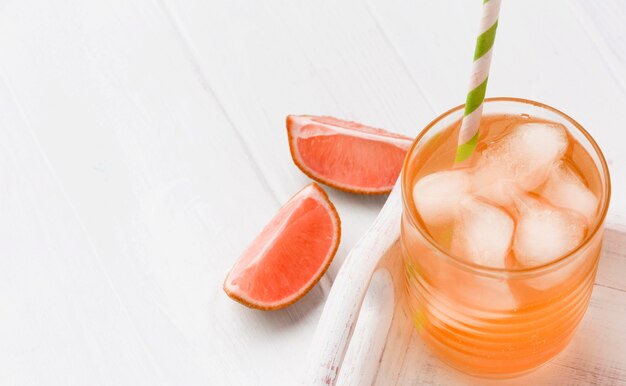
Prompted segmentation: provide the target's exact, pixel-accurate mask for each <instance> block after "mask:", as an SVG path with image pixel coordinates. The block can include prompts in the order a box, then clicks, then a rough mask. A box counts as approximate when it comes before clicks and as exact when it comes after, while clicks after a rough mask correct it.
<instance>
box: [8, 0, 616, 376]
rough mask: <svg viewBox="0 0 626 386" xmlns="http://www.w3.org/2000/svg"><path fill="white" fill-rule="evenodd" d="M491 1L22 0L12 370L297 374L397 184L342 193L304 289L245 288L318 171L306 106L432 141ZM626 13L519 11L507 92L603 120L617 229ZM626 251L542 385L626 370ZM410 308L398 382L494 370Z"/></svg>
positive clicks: (579, 5)
mask: <svg viewBox="0 0 626 386" xmlns="http://www.w3.org/2000/svg"><path fill="white" fill-rule="evenodd" d="M479 11H480V6H479V5H478V4H477V5H475V4H474V2H470V1H466V0H450V1H448V2H433V1H425V0H417V1H413V0H385V1H383V0H365V1H357V0H346V1H342V2H335V1H330V0H322V1H318V2H307V1H305V0H289V1H288V0H268V1H263V2H249V1H243V0H228V1H227V0H210V1H206V0H135V1H132V2H129V1H124V0H109V1H99V2H95V1H79V0H58V1H55V2H49V1H44V0H6V1H3V2H1V3H0V181H2V184H1V185H0V246H1V252H0V306H1V308H0V309H1V311H0V346H1V347H2V350H0V384H2V385H5V384H6V385H85V384H89V385H100V384H102V385H207V384H209V385H291V384H293V383H294V382H295V381H296V379H297V378H298V377H300V375H301V374H302V370H303V363H304V361H305V358H306V352H307V349H308V347H309V345H310V343H311V340H312V336H313V332H314V331H315V327H316V325H317V321H318V319H319V317H320V314H321V310H322V307H323V305H324V300H325V298H326V296H327V294H328V291H329V289H330V285H331V283H332V280H333V279H334V277H335V276H336V274H337V272H338V269H339V267H340V266H341V263H342V262H343V261H344V259H345V257H346V255H347V253H348V251H349V250H350V249H351V248H352V246H353V245H354V244H355V243H356V241H357V240H358V239H359V238H360V236H361V235H362V234H363V233H364V232H365V230H366V229H367V228H368V227H369V225H370V224H371V223H372V221H373V220H374V218H375V217H376V214H377V213H378V211H379V210H380V208H381V206H382V204H383V202H384V200H385V198H384V197H355V196H352V195H349V194H344V193H341V192H337V191H334V190H329V194H330V196H331V199H332V200H333V202H334V203H335V204H336V206H337V208H338V211H339V213H340V215H341V218H342V223H343V227H344V229H343V230H344V232H343V238H342V244H341V246H340V249H339V251H338V254H337V257H336V259H335V261H334V262H333V264H332V266H331V268H330V269H329V272H328V274H327V275H326V276H325V277H324V278H323V279H322V281H321V282H320V284H319V285H318V286H316V287H315V288H314V289H313V291H312V292H311V293H310V294H309V295H307V296H306V297H305V298H304V299H302V301H300V302H298V303H297V304H295V305H294V306H293V307H290V308H288V309H286V310H282V311H278V312H271V313H263V312H257V311H252V310H248V309H245V308H243V307H241V306H240V305H238V304H235V303H233V302H231V301H230V300H229V299H228V298H227V297H226V296H225V295H224V294H223V293H222V291H221V283H222V280H223V278H224V276H225V275H226V273H227V271H228V270H229V269H230V267H231V266H232V264H233V262H234V261H235V259H236V258H237V256H238V254H239V253H240V252H241V251H242V250H243V249H244V247H245V245H246V243H247V242H248V241H250V240H251V239H252V238H253V237H254V235H255V234H256V233H257V232H258V231H259V230H260V229H261V228H262V227H263V225H264V224H265V223H266V222H267V221H268V220H269V218H271V216H272V214H273V213H274V212H275V211H276V210H277V209H278V207H279V205H280V203H282V202H284V201H285V200H286V199H287V198H288V197H290V196H291V195H292V194H293V193H295V192H296V191H297V190H298V189H299V188H301V187H302V186H304V185H305V184H306V183H307V182H308V179H307V178H306V177H304V176H303V175H302V174H301V173H300V172H299V171H298V170H297V168H296V167H295V166H294V165H293V164H292V162H291V159H290V156H289V151H288V146H287V138H286V134H285V128H284V118H285V116H286V115H287V114H291V113H296V114H297V113H308V114H330V115H336V116H338V117H340V118H347V119H354V120H358V121H361V122H363V123H366V124H371V125H375V126H380V127H384V128H387V129H389V130H392V131H396V132H400V133H404V134H407V135H415V134H416V133H417V132H418V131H419V129H420V128H422V127H424V126H425V124H427V123H428V122H429V121H430V120H431V119H433V118H434V117H435V116H436V115H438V114H440V113H441V112H443V111H444V110H446V109H448V108H449V107H451V106H453V105H457V104H459V103H461V102H462V100H463V94H464V92H465V88H466V87H465V86H466V82H467V77H468V72H469V64H470V62H471V50H472V47H473V42H472V41H471V40H472V39H473V38H472V37H473V36H475V27H476V26H475V24H476V17H477V16H478V13H479ZM624 14H626V4H625V3H624V2H623V1H621V0H606V1H602V2H590V1H585V0H576V1H567V0H555V1H550V2H546V1H540V0H528V1H524V2H518V1H509V2H505V3H504V4H503V5H502V12H501V25H500V27H499V31H498V35H499V36H498V42H497V44H496V49H495V52H494V55H495V56H494V62H493V69H492V76H491V77H490V84H489V91H488V95H491V96H496V95H511V96H519V97H527V98H534V99H537V100H540V101H545V102H547V103H549V104H553V105H555V106H557V107H559V108H561V109H563V110H564V111H565V112H567V113H570V114H571V115H572V116H573V117H574V118H576V119H577V120H578V121H579V122H581V123H582V124H583V126H585V127H586V128H588V129H589V131H590V132H591V133H592V135H593V136H594V137H595V138H596V139H597V140H598V142H599V143H600V145H601V146H602V148H603V150H604V151H605V154H606V156H607V159H608V161H609V164H610V168H611V172H612V176H613V202H612V205H611V209H610V219H611V221H613V222H614V223H618V222H621V223H623V224H626V222H625V221H622V220H623V219H624V218H626V200H624V197H626V156H625V154H626V153H625V152H624V150H623V143H624V142H626V137H625V135H626V134H624V133H626V131H624V130H623V127H624V125H623V122H624V120H623V110H624V106H626V75H625V74H626V56H625V55H626V54H625V53H626V46H625V44H626V43H625V41H626V40H625V39H626V33H625V27H624V23H623V19H624ZM620 219H621V220H620ZM625 250H626V248H625V247H624V245H623V241H622V239H621V236H619V233H618V231H614V232H607V236H606V241H605V250H604V257H603V260H602V264H601V267H600V272H599V274H598V285H597V286H596V288H595V290H594V295H593V298H592V306H591V308H590V311H589V313H588V314H587V316H586V317H585V320H584V322H583V326H582V328H581V331H580V333H579V334H578V335H577V336H576V339H575V341H574V342H573V344H572V345H571V346H570V347H569V348H568V350H567V352H565V353H564V354H563V355H561V356H560V357H559V359H558V360H556V361H554V362H553V363H551V364H550V365H548V366H546V367H544V368H543V369H541V371H540V372H537V373H536V375H533V377H534V378H531V380H532V381H533V382H534V383H538V384H541V383H542V381H545V382H543V383H547V384H593V383H595V384H603V385H605V384H624V379H625V378H626V377H625V376H624V369H625V368H626V365H625V364H624V359H623V357H624V355H623V349H622V347H624V344H625V343H626V342H624V340H623V339H624V336H626V330H625V329H624V325H625V324H624V323H623V321H624V313H625V312H624V311H623V310H624V309H625V308H624V307H625V306H626V305H625V304H624V301H625V300H624V299H625V296H624V281H623V280H622V278H623V277H624V276H626V264H624V262H625V261H624V260H626V257H625ZM404 322H406V321H403V319H402V318H400V317H397V314H396V317H395V318H394V320H393V322H392V328H391V334H392V338H393V339H395V340H396V341H398V342H400V344H399V345H396V346H394V347H395V349H394V350H391V348H390V347H391V346H390V345H388V346H387V351H386V353H385V355H386V357H385V358H386V359H387V360H386V361H383V363H381V368H380V369H379V373H378V382H379V384H384V385H390V384H394V383H395V382H396V381H398V380H401V382H400V384H409V385H411V384H419V383H420V382H422V383H424V384H454V383H457V382H458V383H468V382H469V383H471V382H474V383H479V382H478V381H468V380H466V379H464V378H461V377H460V376H459V375H458V374H452V373H450V372H449V370H447V369H446V368H445V367H443V366H440V365H438V364H437V362H436V360H434V359H433V358H431V357H429V354H428V353H425V352H423V351H420V348H421V343H420V342H419V340H417V338H416V337H412V338H411V337H410V336H409V335H410V334H411V331H412V329H411V328H404V327H402V324H403V323H404ZM619 323H621V324H619ZM408 348H411V349H410V350H409V351H406V350H407V349H408ZM405 352H406V353H407V354H406V355H405ZM400 376H402V378H400Z"/></svg>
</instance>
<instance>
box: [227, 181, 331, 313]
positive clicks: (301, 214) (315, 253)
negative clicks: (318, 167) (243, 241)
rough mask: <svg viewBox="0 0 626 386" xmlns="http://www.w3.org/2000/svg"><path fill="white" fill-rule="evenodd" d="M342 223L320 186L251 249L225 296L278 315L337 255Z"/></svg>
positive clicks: (283, 212) (285, 211) (296, 200)
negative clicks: (274, 311)
mask: <svg viewBox="0 0 626 386" xmlns="http://www.w3.org/2000/svg"><path fill="white" fill-rule="evenodd" d="M340 237H341V223H340V220H339V215H337V211H336V210H335V207H334V206H333V204H332V203H331V202H330V200H329V199H328V196H327V195H326V192H324V190H322V188H320V186H319V185H317V184H316V183H314V182H313V183H311V184H309V185H307V186H306V187H305V188H304V189H302V190H301V191H300V192H298V193H297V194H296V195H295V196H293V197H292V198H291V199H289V201H287V203H286V204H285V205H283V207H282V208H280V210H279V211H278V213H277V214H276V215H275V216H274V218H273V219H272V220H271V221H270V222H269V224H267V225H266V226H265V228H263V230H262V231H261V233H260V234H259V235H258V236H257V237H256V238H255V239H254V241H253V242H252V244H250V245H249V246H248V248H246V250H245V251H244V252H243V254H242V255H241V257H240V258H239V260H238V261H237V263H235V266H234V267H233V269H232V270H231V271H230V273H229V274H228V276H227V277H226V280H225V281H224V291H225V292H226V293H227V294H228V296H230V297H231V298H232V299H234V300H236V301H238V302H239V303H242V304H243V305H246V306H248V307H252V308H257V309H261V310H276V309H279V308H283V307H286V306H288V305H290V304H292V303H294V302H295V301H297V300H298V299H300V298H301V297H302V296H304V295H305V294H306V293H307V292H308V291H309V290H310V289H311V288H313V286H314V285H315V284H316V283H317V282H318V281H319V279H320V278H321V277H322V275H323V274H324V273H325V272H326V270H327V269H328V266H329V265H330V262H331V261H332V259H333V257H334V256H335V252H337V247H338V246H339V239H340Z"/></svg>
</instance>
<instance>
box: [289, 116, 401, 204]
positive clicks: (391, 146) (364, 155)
mask: <svg viewBox="0 0 626 386" xmlns="http://www.w3.org/2000/svg"><path fill="white" fill-rule="evenodd" d="M287 134H288V136H289V148H290V150H291V157H292V158H293V161H294V163H295V164H296V166H298V168H300V170H302V171H303V172H304V174H306V175H308V176H309V177H311V178H312V179H314V180H316V181H318V182H321V183H323V184H326V185H329V186H332V187H333V188H337V189H341V190H345V191H348V192H352V193H363V194H384V193H389V192H390V191H391V189H392V188H393V185H394V183H395V182H396V179H397V178H398V175H399V174H400V169H402V162H403V161H404V156H405V155H406V152H407V151H408V150H409V148H410V147H411V143H412V142H413V140H412V139H411V138H409V137H405V136H403V135H399V134H394V133H390V132H388V131H385V130H382V129H375V128H372V127H368V126H364V125H362V124H360V123H357V122H348V121H343V120H341V119H337V118H332V117H318V116H312V115H289V116H288V117H287Z"/></svg>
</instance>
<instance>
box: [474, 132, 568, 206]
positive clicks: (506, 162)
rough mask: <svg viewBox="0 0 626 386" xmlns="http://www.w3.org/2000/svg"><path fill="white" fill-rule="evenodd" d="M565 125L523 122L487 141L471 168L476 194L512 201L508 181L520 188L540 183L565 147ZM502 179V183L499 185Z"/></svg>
mask: <svg viewBox="0 0 626 386" xmlns="http://www.w3.org/2000/svg"><path fill="white" fill-rule="evenodd" d="M567 146H568V139H567V133H566V131H565V128H564V127H563V126H562V125H559V124H551V123H537V122H534V123H524V124H521V125H518V126H517V127H515V128H514V129H513V131H512V132H511V133H510V134H508V135H506V136H505V137H503V138H501V139H500V140H498V141H496V142H495V143H493V144H490V145H489V146H488V147H487V148H486V149H485V150H484V151H483V152H482V154H481V156H480V158H479V159H478V162H477V165H476V168H475V170H474V176H475V186H478V187H480V190H479V191H478V192H477V194H478V195H480V196H482V197H485V198H487V199H489V200H491V201H493V202H496V203H498V204H500V205H503V206H508V205H510V204H511V203H512V198H511V197H509V195H507V194H506V193H507V189H506V188H507V184H515V185H517V186H518V187H519V188H520V189H522V190H523V191H531V190H533V189H535V188H537V187H538V186H539V185H541V184H542V183H543V182H544V181H545V180H546V179H547V178H548V175H549V173H550V171H551V170H552V166H553V164H554V163H555V162H557V161H558V160H559V159H560V158H561V157H562V156H563V154H565V151H566V150H567ZM502 183H505V184H504V185H502Z"/></svg>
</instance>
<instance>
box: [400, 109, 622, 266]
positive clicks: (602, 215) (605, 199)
mask: <svg viewBox="0 0 626 386" xmlns="http://www.w3.org/2000/svg"><path fill="white" fill-rule="evenodd" d="M494 102H495V103H497V102H513V103H520V104H526V105H532V106H535V107H539V108H542V109H545V110H548V111H550V112H553V113H556V114H557V115H559V116H561V117H562V118H565V119H566V120H567V121H568V122H569V123H570V124H572V125H573V126H574V127H576V129H577V130H578V131H579V132H580V133H581V134H582V135H583V136H584V137H585V139H586V140H587V141H588V142H589V144H590V145H591V147H592V148H593V150H594V151H595V153H596V154H597V156H598V159H599V161H600V165H601V166H602V170H601V171H600V174H602V176H603V177H604V182H603V184H602V187H603V192H604V194H603V196H602V197H601V199H602V202H601V209H600V212H599V216H598V217H597V221H596V222H595V225H594V227H593V229H592V230H591V231H590V232H588V233H587V235H586V237H585V239H584V240H583V241H582V242H581V243H580V244H579V245H578V246H577V247H576V248H574V249H573V250H571V251H569V252H568V253H566V254H565V255H563V256H561V257H559V258H558V259H555V260H552V261H550V262H548V263H545V264H541V265H537V266H534V267H529V268H513V269H509V268H493V267H486V266H483V265H479V264H476V263H472V262H469V261H466V260H463V259H461V258H459V257H457V256H455V255H453V254H451V253H449V252H448V251H446V250H445V249H444V248H443V247H441V246H440V245H439V243H437V242H436V241H435V240H434V239H433V238H432V237H431V236H430V234H428V232H427V231H426V229H424V228H423V227H422V225H421V224H420V222H419V221H416V218H415V215H416V214H417V213H418V212H417V208H415V213H412V212H413V211H412V210H409V209H410V208H407V205H406V203H407V202H408V197H407V195H408V193H407V191H408V189H407V186H406V178H405V170H408V163H409V159H410V158H411V155H413V153H414V151H415V150H416V147H417V144H419V143H420V141H421V140H422V139H423V138H424V136H425V135H426V133H428V132H429V131H430V130H431V129H432V128H433V127H435V126H436V125H437V124H438V123H439V122H440V121H442V120H443V119H445V118H447V117H449V116H450V115H451V114H453V113H455V112H457V111H459V110H461V109H463V108H464V107H465V105H464V104H461V105H458V106H456V107H453V108H451V109H449V110H447V111H445V112H444V113H442V114H440V115H439V116H437V117H436V118H435V119H433V120H432V121H431V122H430V123H428V124H427V125H426V127H424V129H422V131H420V133H419V134H418V135H417V137H415V140H414V141H413V144H412V145H411V147H410V148H409V151H408V152H407V155H406V157H405V159H404V162H403V165H402V172H401V174H400V177H401V178H402V180H401V181H400V182H401V185H402V202H403V210H404V209H407V210H408V212H409V216H408V218H409V221H410V222H411V224H412V225H413V226H414V227H415V228H416V229H417V230H418V231H419V232H420V234H421V236H422V237H423V238H424V239H425V240H426V241H427V242H428V244H429V245H431V246H432V247H434V248H435V249H437V251H438V252H440V253H441V254H443V255H444V256H445V257H447V258H448V259H449V260H451V261H452V262H454V263H455V264H457V265H458V266H460V267H461V268H463V269H466V270H469V271H471V272H480V273H484V274H491V275H501V274H515V275H524V274H532V273H537V272H541V271H545V270H548V269H550V268H552V267H554V266H557V265H560V264H562V263H564V262H565V261H568V260H570V259H571V258H572V256H575V255H576V254H577V253H578V251H580V250H581V249H582V248H583V247H585V246H587V245H588V244H589V242H590V241H591V240H592V239H593V238H594V237H595V235H596V234H597V233H598V231H599V230H600V229H601V228H602V226H603V224H604V220H605V219H606V215H607V211H608V207H609V201H610V197H611V178H610V175H609V168H608V164H607V162H606V159H605V158H604V154H603V153H602V150H601V149H600V147H599V146H598V144H597V143H596V141H595V140H594V139H593V137H591V135H590V134H589V133H588V132H587V130H585V128H584V127H582V125H581V124H579V123H578V122H577V121H576V120H574V119H573V118H572V117H570V116H569V115H567V114H565V113H564V112H562V111H561V110H558V109H556V108H554V107H552V106H549V105H547V104H545V103H541V102H537V101H533V100H530V99H524V98H516V97H491V98H485V100H484V103H486V104H487V103H494Z"/></svg>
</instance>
